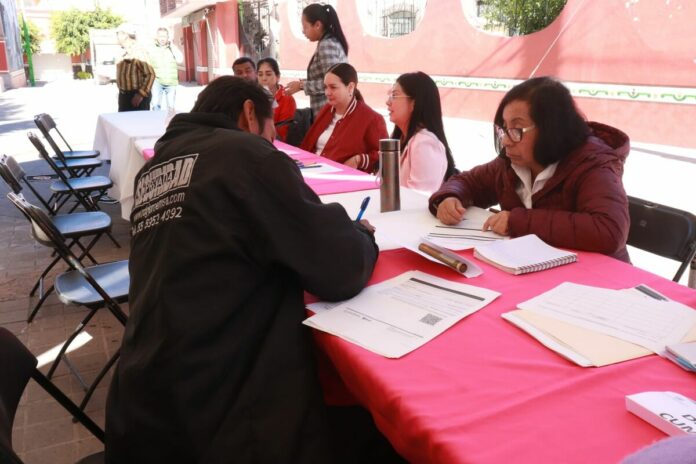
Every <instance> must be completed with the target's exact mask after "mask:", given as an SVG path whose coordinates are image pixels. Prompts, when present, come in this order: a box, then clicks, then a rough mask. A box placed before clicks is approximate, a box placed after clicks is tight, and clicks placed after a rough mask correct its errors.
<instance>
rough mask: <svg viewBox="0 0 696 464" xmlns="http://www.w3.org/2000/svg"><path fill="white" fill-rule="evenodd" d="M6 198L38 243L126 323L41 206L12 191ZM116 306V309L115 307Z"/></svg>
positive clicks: (115, 304)
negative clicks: (29, 226)
mask: <svg viewBox="0 0 696 464" xmlns="http://www.w3.org/2000/svg"><path fill="white" fill-rule="evenodd" d="M7 198H9V199H10V201H11V202H12V203H13V204H14V205H15V206H16V207H17V208H19V210H20V211H21V212H22V213H23V214H24V215H25V216H26V217H28V218H29V220H31V225H32V235H33V236H34V239H35V240H36V241H37V242H39V243H40V244H42V245H44V246H47V247H51V248H53V249H54V250H55V252H56V253H57V254H58V256H60V257H61V258H62V259H63V260H64V261H65V263H66V264H67V265H68V266H70V268H71V269H73V270H75V271H77V272H79V273H80V275H81V276H82V277H83V278H84V279H85V280H86V281H87V282H88V283H89V285H90V286H92V287H93V288H94V290H95V291H96V292H97V293H99V296H101V297H102V299H103V300H104V304H105V305H106V306H107V307H109V308H110V309H111V311H112V312H113V313H114V316H115V317H116V318H117V319H118V320H119V321H121V322H122V323H123V324H125V323H126V318H125V316H123V313H122V311H121V309H120V308H118V303H116V302H115V301H114V300H113V298H111V296H109V294H108V293H107V292H106V291H105V290H104V289H103V288H102V287H101V286H100V285H99V283H97V281H96V280H95V279H94V278H93V277H92V276H91V275H90V274H89V273H88V272H87V271H86V270H85V268H84V266H83V265H82V263H80V260H79V259H78V258H77V256H75V254H74V253H73V252H72V251H71V250H70V247H68V245H67V243H66V240H65V237H64V236H63V234H61V233H60V231H59V230H58V228H57V227H56V226H55V224H54V223H53V221H51V218H50V217H49V216H48V214H46V213H45V212H44V211H43V210H42V209H41V208H38V207H36V206H34V205H32V204H31V203H29V202H28V201H26V200H25V199H24V197H23V196H21V195H17V194H14V193H12V192H10V193H8V194H7ZM116 308H118V309H116Z"/></svg>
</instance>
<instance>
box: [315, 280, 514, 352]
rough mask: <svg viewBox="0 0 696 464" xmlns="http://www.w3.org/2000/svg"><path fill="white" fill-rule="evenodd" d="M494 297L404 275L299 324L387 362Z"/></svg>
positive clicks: (484, 291)
mask: <svg viewBox="0 0 696 464" xmlns="http://www.w3.org/2000/svg"><path fill="white" fill-rule="evenodd" d="M499 295H500V293H498V292H495V291H492V290H488V289H485V288H481V287H474V286H472V285H466V284H461V283H458V282H453V281H449V280H446V279H441V278H439V277H435V276H432V275H430V274H426V273H424V272H420V271H408V272H405V273H403V274H401V275H399V276H397V277H395V278H393V279H390V280H389V281H387V282H384V283H383V284H380V286H379V287H378V288H377V289H374V288H373V289H371V290H370V289H368V290H367V291H363V292H362V293H360V294H359V295H358V296H356V297H354V298H351V299H350V300H347V301H345V302H343V303H341V304H340V305H338V306H336V307H334V308H333V309H330V310H328V311H324V312H321V313H319V314H316V315H314V316H312V317H310V318H309V319H306V320H305V321H304V324H306V325H308V326H310V327H313V328H315V329H318V330H321V331H324V332H328V333H330V334H333V335H336V336H338V337H341V338H343V339H344V340H348V341H350V342H352V343H355V344H358V345H360V346H362V347H364V348H365V349H367V350H369V351H372V352H374V353H377V354H380V355H382V356H386V357H388V358H400V357H401V356H403V355H405V354H407V353H409V352H411V351H413V350H415V349H416V348H418V347H420V346H422V345H424V344H425V343H427V342H428V341H430V340H432V339H433V338H435V337H436V336H438V335H439V334H441V333H442V332H444V331H445V330H447V329H448V328H449V327H451V326H452V325H454V324H455V323H457V322H458V321H460V320H461V319H463V318H464V317H466V316H468V315H470V314H472V313H474V312H476V311H478V310H479V309H481V308H483V307H484V306H486V305H487V304H489V303H490V302H491V301H493V300H495V299H496V298H497V297H498V296H499Z"/></svg>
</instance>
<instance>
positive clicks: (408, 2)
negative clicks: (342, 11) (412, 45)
mask: <svg viewBox="0 0 696 464" xmlns="http://www.w3.org/2000/svg"><path fill="white" fill-rule="evenodd" d="M425 6H426V0H372V1H365V3H364V9H362V11H361V20H362V22H363V27H364V28H365V30H366V31H368V32H370V33H372V34H375V35H378V36H382V37H389V38H395V37H401V36H404V35H406V34H410V33H411V32H413V31H414V30H415V29H416V26H418V23H419V22H420V20H421V18H422V17H423V11H425Z"/></svg>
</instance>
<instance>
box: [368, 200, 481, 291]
mask: <svg viewBox="0 0 696 464" xmlns="http://www.w3.org/2000/svg"><path fill="white" fill-rule="evenodd" d="M369 220H370V224H372V225H373V226H374V227H375V228H376V229H377V230H378V231H379V234H381V236H382V237H388V238H389V240H390V241H392V242H394V243H397V244H399V245H401V246H402V247H404V248H406V249H409V250H411V251H413V252H414V253H418V254H419V255H421V256H423V257H424V258H426V259H428V260H430V261H432V262H434V263H438V264H442V263H441V262H440V261H438V260H436V259H435V258H433V257H432V256H429V255H428V254H426V253H423V252H422V251H420V250H419V249H418V245H420V244H421V243H423V239H424V238H426V237H427V235H428V233H429V232H430V231H431V230H433V229H434V227H435V226H436V225H438V224H440V221H439V220H438V219H437V218H436V217H434V216H433V215H432V214H430V212H429V211H428V210H427V209H425V208H423V209H417V210H406V211H392V212H389V213H383V214H380V215H378V216H374V217H372V216H371V217H370V218H369ZM427 240H428V241H431V242H432V243H435V242H434V241H432V240H430V239H427ZM426 243H427V242H426ZM435 244H436V245H439V243H435ZM465 261H466V263H467V270H466V272H464V274H463V275H464V276H465V277H469V278H472V277H477V276H479V275H481V274H483V271H482V270H481V268H480V267H479V266H477V265H476V263H474V262H473V261H471V260H465ZM443 266H444V264H443ZM455 272H456V271H455Z"/></svg>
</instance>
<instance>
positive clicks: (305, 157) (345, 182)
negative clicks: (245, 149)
mask: <svg viewBox="0 0 696 464" xmlns="http://www.w3.org/2000/svg"><path fill="white" fill-rule="evenodd" d="M274 144H275V146H276V147H277V148H278V149H279V150H281V151H282V152H284V153H286V154H287V155H288V156H290V157H291V158H293V159H296V160H298V161H302V162H303V163H314V162H315V163H323V164H328V165H331V166H335V167H337V168H340V171H339V172H332V173H327V174H317V175H314V174H313V173H312V172H308V173H306V174H305V175H304V179H305V182H306V183H307V185H309V186H310V187H311V188H312V190H314V191H315V192H316V194H317V195H330V194H333V193H345V192H357V191H360V190H371V189H375V188H379V185H378V184H377V183H376V180H375V177H374V176H370V175H368V174H366V173H364V172H362V171H358V170H357V169H353V168H349V167H348V166H346V165H344V164H340V163H336V162H334V161H331V160H329V159H326V158H324V157H321V156H317V155H315V154H314V153H309V152H306V151H304V150H302V149H300V148H297V147H293V146H292V145H288V144H287V143H283V142H280V141H278V140H276V141H275V142H274Z"/></svg>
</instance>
